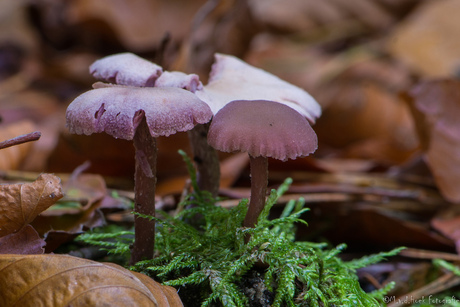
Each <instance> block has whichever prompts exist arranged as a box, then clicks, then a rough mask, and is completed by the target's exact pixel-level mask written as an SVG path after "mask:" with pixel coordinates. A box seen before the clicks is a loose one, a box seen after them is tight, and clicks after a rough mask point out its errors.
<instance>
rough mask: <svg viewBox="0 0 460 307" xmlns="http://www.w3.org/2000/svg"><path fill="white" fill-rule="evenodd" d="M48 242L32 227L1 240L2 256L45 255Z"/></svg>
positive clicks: (0, 251)
mask: <svg viewBox="0 0 460 307" xmlns="http://www.w3.org/2000/svg"><path fill="white" fill-rule="evenodd" d="M45 245H46V242H45V241H44V240H43V239H42V238H40V236H39V235H38V232H37V231H36V230H35V229H34V228H33V227H32V226H30V225H27V226H26V227H24V228H22V229H21V230H20V231H18V232H16V233H10V234H9V235H6V236H4V237H1V238H0V254H21V255H32V254H43V253H44V251H45V250H44V246H45Z"/></svg>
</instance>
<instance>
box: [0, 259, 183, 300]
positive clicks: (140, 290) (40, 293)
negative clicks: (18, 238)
mask: <svg viewBox="0 0 460 307" xmlns="http://www.w3.org/2000/svg"><path fill="white" fill-rule="evenodd" d="M50 289H52V291H51V290H50ZM101 305H104V306H161V307H163V306H164V307H166V306H182V302H181V301H180V299H179V296H178V295H177V293H176V291H175V290H174V289H173V288H171V287H168V286H162V285H160V284H158V283H156V282H155V281H154V280H152V279H150V278H148V277H147V276H145V275H142V274H139V273H134V272H131V271H129V270H127V269H124V268H123V267H121V266H118V265H116V264H112V263H107V264H103V263H98V262H95V261H91V260H87V259H81V258H77V257H72V256H67V255H30V256H21V255H2V256H0V306H101Z"/></svg>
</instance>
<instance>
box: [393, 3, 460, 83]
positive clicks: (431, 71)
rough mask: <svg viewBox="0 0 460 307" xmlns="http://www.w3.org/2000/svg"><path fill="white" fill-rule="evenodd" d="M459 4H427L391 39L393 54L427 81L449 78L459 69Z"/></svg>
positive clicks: (401, 26)
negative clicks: (425, 77)
mask: <svg viewBox="0 0 460 307" xmlns="http://www.w3.org/2000/svg"><path fill="white" fill-rule="evenodd" d="M459 10H460V2H459V1H457V0H444V1H424V3H423V4H422V5H421V6H420V7H419V8H418V9H417V10H415V11H414V12H413V13H412V15H411V16H410V17H409V18H408V19H407V21H406V22H403V23H401V24H400V25H399V26H398V27H397V28H396V31H395V32H394V33H393V35H391V36H389V38H388V48H389V50H390V52H391V53H392V54H393V55H394V56H395V57H397V58H399V59H400V60H402V61H403V62H405V63H406V64H407V65H409V66H410V67H411V68H412V69H414V71H416V72H418V73H421V74H422V75H425V76H427V77H447V76H452V75H453V74H455V73H456V72H457V71H458V69H459V68H460V40H458V33H459V31H460V19H459V18H458V16H457V12H458V11H459Z"/></svg>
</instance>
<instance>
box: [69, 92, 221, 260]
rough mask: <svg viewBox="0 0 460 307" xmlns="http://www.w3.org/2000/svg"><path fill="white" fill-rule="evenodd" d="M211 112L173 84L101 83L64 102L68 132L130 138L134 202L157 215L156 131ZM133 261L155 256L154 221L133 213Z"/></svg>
mask: <svg viewBox="0 0 460 307" xmlns="http://www.w3.org/2000/svg"><path fill="white" fill-rule="evenodd" d="M211 117H212V112H211V110H210V108H209V106H208V105H207V104H206V103H204V102H203V101H201V100H200V99H198V98H197V97H196V96H195V95H194V94H192V93H191V92H189V91H186V90H183V89H180V88H172V87H165V88H160V87H145V88H141V87H130V86H110V87H99V88H96V89H93V90H90V91H88V92H86V93H83V94H82V95H80V96H79V97H77V98H76V99H75V100H74V101H73V102H72V103H71V104H70V105H69V106H68V108H67V112H66V119H67V127H68V128H69V130H70V132H71V133H76V134H85V135H90V134H92V133H101V132H105V133H107V134H109V135H112V136H113V137H115V138H121V139H125V140H133V143H134V147H135V161H136V168H135V190H134V191H135V199H134V202H135V207H134V210H135V211H136V212H137V213H139V214H142V215H149V216H155V183H156V176H155V175H156V156H157V145H156V137H158V136H169V135H171V134H174V133H176V132H179V131H188V130H190V129H192V128H193V127H194V126H195V125H196V124H204V123H207V122H208V121H209V120H210V119H211ZM134 228H135V240H134V246H133V249H132V254H131V263H136V262H138V261H140V260H143V259H151V258H153V250H154V243H155V221H154V220H149V219H147V218H143V217H141V216H136V217H135V225H134Z"/></svg>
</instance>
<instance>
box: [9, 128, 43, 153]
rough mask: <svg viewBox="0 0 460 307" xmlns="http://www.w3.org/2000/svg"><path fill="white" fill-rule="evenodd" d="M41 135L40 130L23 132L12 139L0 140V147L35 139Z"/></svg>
mask: <svg viewBox="0 0 460 307" xmlns="http://www.w3.org/2000/svg"><path fill="white" fill-rule="evenodd" d="M41 136H42V134H41V132H40V131H35V132H31V133H28V134H23V135H20V136H17V137H14V138H12V139H9V140H6V141H3V142H0V149H4V148H8V147H11V146H15V145H19V144H23V143H27V142H30V141H36V140H38V139H39V138H40V137H41Z"/></svg>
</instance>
